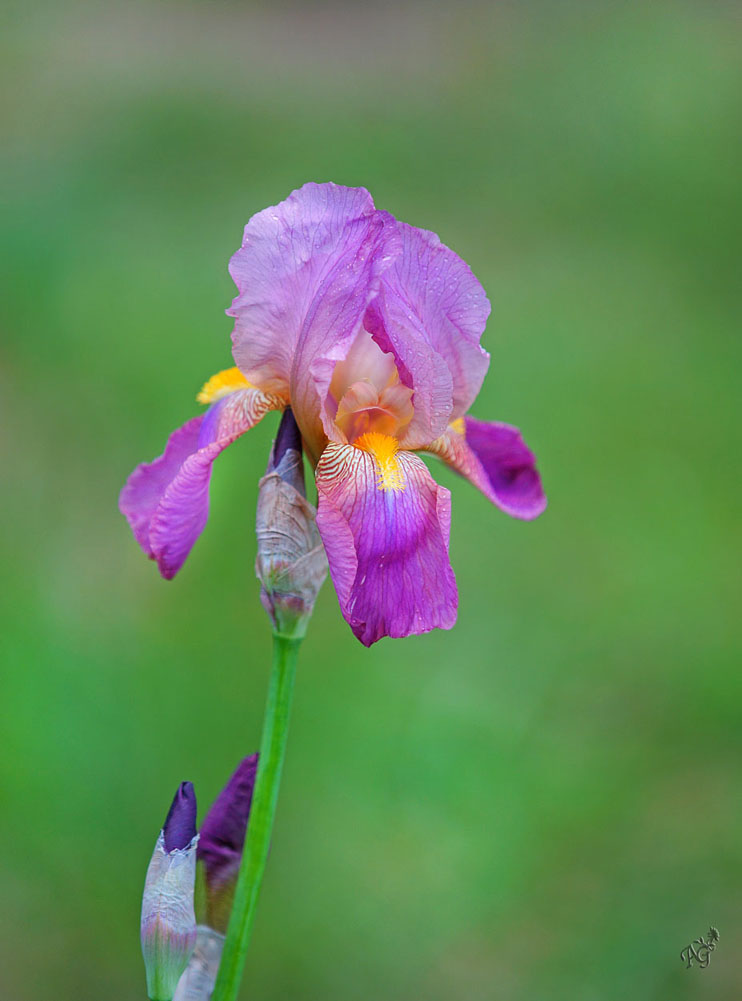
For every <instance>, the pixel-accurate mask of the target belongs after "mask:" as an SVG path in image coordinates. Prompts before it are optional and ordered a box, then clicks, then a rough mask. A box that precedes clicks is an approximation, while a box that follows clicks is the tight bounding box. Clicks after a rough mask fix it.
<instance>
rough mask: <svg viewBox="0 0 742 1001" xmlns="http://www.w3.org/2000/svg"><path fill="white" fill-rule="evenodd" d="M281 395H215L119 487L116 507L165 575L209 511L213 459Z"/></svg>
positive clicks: (185, 553)
mask: <svg viewBox="0 0 742 1001" xmlns="http://www.w3.org/2000/svg"><path fill="white" fill-rule="evenodd" d="M284 405H285V400H284V399H282V398H281V397H279V396H276V395H269V394H266V393H263V392H261V391H260V390H259V389H254V388H252V389H241V390H237V391H236V392H233V393H231V394H229V395H228V396H224V397H222V398H221V399H219V400H218V401H217V402H216V403H214V404H213V406H212V407H211V408H210V409H209V410H207V412H206V413H205V414H203V415H202V416H200V417H194V418H193V419H192V420H190V421H188V423H187V424H184V425H183V426H182V427H180V428H178V429H177V431H173V433H172V434H171V435H170V438H169V440H168V443H167V445H166V447H165V451H164V453H163V454H162V455H161V456H159V457H158V458H157V459H155V460H154V461H153V462H145V463H142V464H141V465H140V466H137V468H136V469H135V470H134V472H133V473H132V474H131V476H130V477H129V479H128V480H127V481H126V484H125V486H124V488H123V490H122V491H121V495H120V497H119V510H120V511H121V513H122V514H123V515H124V517H125V518H126V520H127V521H128V522H129V525H130V526H131V530H132V531H133V533H134V537H135V539H136V540H137V542H138V543H139V545H140V546H141V547H142V549H143V550H144V552H145V553H146V554H147V556H149V558H150V559H153V560H156V561H157V566H158V568H159V570H160V573H161V574H162V576H163V577H166V578H167V579H170V578H171V577H174V576H175V574H176V573H177V572H178V570H180V568H181V567H182V565H183V563H184V562H185V559H186V557H187V556H188V554H189V552H190V551H191V549H192V547H193V544H194V542H195V541H196V539H197V538H198V536H199V535H200V534H201V532H202V530H203V528H204V525H205V524H206V520H207V518H208V515H209V482H210V480H211V465H212V463H213V461H214V459H215V458H216V457H217V455H219V453H220V452H222V451H223V450H224V449H225V448H226V447H227V445H231V444H232V442H233V441H235V440H236V439H237V438H239V436H240V435H242V434H244V433H245V431H248V430H249V429H250V428H251V427H253V425H254V424H257V422H258V421H259V420H260V419H261V418H262V417H263V416H264V415H265V414H266V413H267V412H268V411H269V410H276V409H280V408H282V407H283V406H284Z"/></svg>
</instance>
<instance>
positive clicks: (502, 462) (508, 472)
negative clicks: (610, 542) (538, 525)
mask: <svg viewBox="0 0 742 1001" xmlns="http://www.w3.org/2000/svg"><path fill="white" fill-rule="evenodd" d="M463 431H464V433H463V434H462V433H461V431H457V430H454V428H449V429H448V431H447V432H446V434H445V435H443V436H441V437H440V438H439V439H438V441H436V442H434V443H433V445H432V446H431V447H430V449H429V450H430V451H431V452H433V453H434V454H436V455H439V456H440V457H441V458H442V459H443V460H444V461H445V462H447V463H448V465H449V466H451V468H452V469H455V470H456V472H457V473H459V474H460V475H461V476H465V477H466V479H467V480H469V482H470V483H473V484H474V486H475V487H478V488H479V489H480V490H481V491H482V493H483V494H484V495H485V497H488V498H489V500H491V501H492V503H493V504H496V505H497V507H499V508H500V510H502V511H505V513H506V514H509V515H512V517H513V518H522V519H524V520H525V521H530V520H531V519H533V518H537V517H538V516H539V515H540V514H542V513H543V511H544V509H545V508H546V495H545V494H544V490H543V487H542V486H541V477H540V476H539V473H538V470H537V469H536V457H535V455H534V454H533V452H532V451H531V450H530V448H529V447H528V446H527V445H526V443H525V442H524V441H523V436H522V435H521V433H520V431H519V430H518V428H516V427H513V426H512V425H510V424H501V423H498V422H497V421H478V420H476V419H475V418H474V417H466V418H465V419H464V425H463Z"/></svg>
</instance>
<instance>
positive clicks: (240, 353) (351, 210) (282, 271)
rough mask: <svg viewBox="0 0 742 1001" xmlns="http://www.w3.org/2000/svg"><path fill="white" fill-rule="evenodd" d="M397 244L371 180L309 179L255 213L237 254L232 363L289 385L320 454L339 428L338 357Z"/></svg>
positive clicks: (256, 378)
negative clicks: (328, 399) (332, 391)
mask: <svg viewBox="0 0 742 1001" xmlns="http://www.w3.org/2000/svg"><path fill="white" fill-rule="evenodd" d="M398 250H399V238H398V236H397V231H396V223H395V221H394V220H393V219H392V217H391V216H389V215H387V214H386V213H383V212H378V211H377V210H376V209H375V208H374V203H373V200H372V199H371V196H370V195H369V193H368V192H367V191H366V190H365V188H345V187H341V186H339V185H336V184H305V185H304V187H302V188H300V189H299V190H298V191H294V192H293V193H292V194H291V195H290V196H289V197H288V198H287V199H286V200H285V201H283V202H281V203H280V204H279V205H276V206H274V207H271V208H268V209H265V210H264V211H262V212H259V213H258V214H257V215H255V216H253V217H252V219H251V220H250V222H249V223H248V224H247V226H246V227H245V234H244V239H243V242H242V247H241V248H240V250H238V251H237V253H236V254H235V255H234V257H233V258H232V260H231V262H230V269H229V270H230V274H231V275H232V277H233V279H234V281H235V283H236V285H237V288H238V290H239V294H238V295H237V297H236V298H235V299H234V301H233V302H232V305H231V307H230V308H229V309H228V310H227V313H228V315H230V316H234V317H235V318H236V321H237V322H236V323H235V327H234V331H233V334H232V340H233V344H234V358H235V361H236V363H237V365H238V366H239V367H240V369H241V370H242V371H243V372H244V373H245V375H246V376H247V378H248V379H249V380H250V382H252V383H254V384H255V385H257V386H260V387H261V388H262V389H264V390H265V391H273V392H281V393H286V392H287V391H288V390H289V387H290V395H291V405H292V407H293V410H294V414H295V416H296V420H297V423H298V424H299V427H300V428H301V431H302V435H303V437H304V439H305V442H306V443H307V444H308V446H309V449H310V452H314V459H315V460H316V459H317V457H318V456H319V452H320V451H321V449H322V447H323V445H324V441H325V435H326V434H327V433H330V432H331V431H332V421H331V420H330V418H328V417H327V416H326V415H324V414H323V413H322V410H323V402H324V399H325V396H326V395H327V389H328V387H329V383H330V379H331V377H332V368H333V364H334V362H335V361H336V360H338V359H339V358H342V357H344V355H345V354H346V353H347V351H348V350H349V348H350V345H351V343H352V341H353V338H354V337H355V335H356V333H357V332H358V330H359V329H360V326H361V323H362V320H363V315H364V313H365V310H366V306H367V304H368V303H369V301H370V299H371V298H372V297H373V296H374V295H375V294H376V292H377V290H378V284H379V276H380V274H381V272H382V271H383V270H385V269H386V268H387V267H388V266H389V265H390V264H391V263H392V261H393V259H394V256H395V255H396V253H398ZM323 418H324V424H325V427H324V431H323V423H322V422H323Z"/></svg>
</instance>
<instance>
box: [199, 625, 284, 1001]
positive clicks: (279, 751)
mask: <svg viewBox="0 0 742 1001" xmlns="http://www.w3.org/2000/svg"><path fill="white" fill-rule="evenodd" d="M300 642H301V640H296V639H288V638H287V637H285V636H279V635H277V634H274V636H273V667H272V668H271V680H270V687H269V689H268V703H267V705H266V710H265V719H264V721H263V736H262V738H261V742H260V761H259V764H258V774H257V778H256V780H255V791H254V792H253V798H252V805H251V807H250V823H249V824H248V827H247V837H246V839H245V849H244V851H243V853H242V863H241V865H240V872H239V876H238V877H237V886H236V887H235V892H234V903H233V905H232V915H231V917H230V919H229V926H228V927H227V937H226V940H225V942H224V952H223V953H222V961H221V964H220V965H219V974H218V976H217V978H216V984H215V986H214V993H213V994H212V1001H236V998H237V992H238V990H239V988H240V980H241V979H242V971H243V969H244V966H245V956H246V954H247V946H248V943H249V941H250V932H251V930H252V925H253V921H254V920H255V910H256V908H257V904H258V896H259V895H260V884H261V883H262V881H263V871H264V870H265V860H266V859H267V857H268V848H269V847H270V840H271V832H272V830H273V818H274V816H275V813H276V802H277V800H278V787H279V785H280V782H281V769H282V768H283V759H284V755H285V753H286V736H287V734H288V726H289V711H290V709H291V696H292V694H293V690H294V676H295V674H296V655H297V652H298V650H299V643H300Z"/></svg>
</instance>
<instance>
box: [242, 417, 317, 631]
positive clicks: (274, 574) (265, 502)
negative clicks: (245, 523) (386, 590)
mask: <svg viewBox="0 0 742 1001" xmlns="http://www.w3.org/2000/svg"><path fill="white" fill-rule="evenodd" d="M301 450H302V444H301V433H300V432H299V428H298V426H297V424H296V421H295V419H294V415H293V413H292V412H291V408H290V407H287V408H286V410H284V412H283V417H282V418H281V424H280V427H279V428H278V435H277V436H276V440H275V442H274V444H273V448H272V450H271V455H270V461H269V462H268V469H267V470H266V473H265V476H264V477H263V479H262V480H261V481H260V486H259V490H258V509H257V513H256V519H255V520H256V525H255V528H256V533H257V536H258V553H257V557H256V560H255V573H256V575H257V577H258V580H259V581H260V584H261V588H260V600H261V602H262V604H263V607H264V608H265V610H266V611H267V612H268V614H269V616H270V618H271V622H272V623H273V629H274V631H275V632H276V633H279V634H280V635H282V636H288V637H292V638H294V639H298V638H300V637H302V636H303V635H304V633H305V632H306V628H307V623H308V622H309V618H310V616H311V614H312V610H313V608H314V602H315V600H316V598H317V594H318V592H319V589H320V588H321V587H322V584H323V582H324V580H325V577H326V576H327V556H326V554H325V549H324V546H323V545H322V540H321V539H320V536H319V531H318V529H317V524H316V515H317V512H316V510H315V509H314V507H313V506H312V505H311V504H310V503H309V502H308V501H307V499H306V490H305V487H304V462H303V459H302V451H301Z"/></svg>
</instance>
